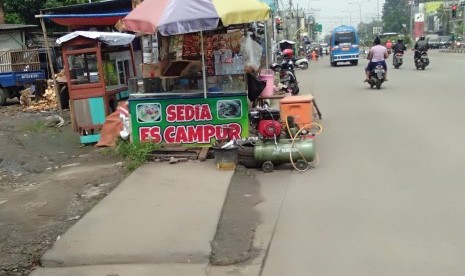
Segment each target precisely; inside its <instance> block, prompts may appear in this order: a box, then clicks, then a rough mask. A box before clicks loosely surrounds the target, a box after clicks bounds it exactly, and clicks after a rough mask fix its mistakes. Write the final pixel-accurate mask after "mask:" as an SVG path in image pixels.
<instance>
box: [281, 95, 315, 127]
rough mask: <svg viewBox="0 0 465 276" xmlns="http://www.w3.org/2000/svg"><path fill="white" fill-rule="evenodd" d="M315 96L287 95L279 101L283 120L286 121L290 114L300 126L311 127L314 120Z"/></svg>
mask: <svg viewBox="0 0 465 276" xmlns="http://www.w3.org/2000/svg"><path fill="white" fill-rule="evenodd" d="M312 101H313V96H312V95H299V96H287V97H285V98H283V99H281V100H280V101H279V110H280V117H281V120H282V121H283V122H284V123H285V122H286V118H287V117H288V116H292V117H294V122H295V123H296V124H297V125H298V126H299V128H303V127H305V128H306V129H310V125H309V124H311V123H312V122H313V102H312Z"/></svg>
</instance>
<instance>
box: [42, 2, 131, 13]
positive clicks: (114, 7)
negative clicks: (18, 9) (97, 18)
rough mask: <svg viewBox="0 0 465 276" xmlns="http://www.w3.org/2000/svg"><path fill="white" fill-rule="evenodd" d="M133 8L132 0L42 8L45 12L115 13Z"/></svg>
mask: <svg viewBox="0 0 465 276" xmlns="http://www.w3.org/2000/svg"><path fill="white" fill-rule="evenodd" d="M131 9H132V3H131V0H107V1H100V2H94V3H86V4H78V5H69V6H65V7H58V8H50V9H42V10H40V11H41V12H42V13H43V14H73V13H74V14H77V13H91V14H92V13H115V12H127V11H130V10H131Z"/></svg>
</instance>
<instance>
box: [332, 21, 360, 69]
mask: <svg viewBox="0 0 465 276" xmlns="http://www.w3.org/2000/svg"><path fill="white" fill-rule="evenodd" d="M329 50H330V62H331V66H337V63H338V62H350V63H351V64H352V65H357V64H358V58H359V54H360V50H359V40H358V35H357V30H356V29H355V28H354V27H352V26H347V25H341V26H339V27H336V28H334V29H333V31H332V32H331V39H330V45H329Z"/></svg>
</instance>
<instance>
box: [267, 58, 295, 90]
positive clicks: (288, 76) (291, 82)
mask: <svg viewBox="0 0 465 276" xmlns="http://www.w3.org/2000/svg"><path fill="white" fill-rule="evenodd" d="M294 68H295V67H294V62H293V61H292V59H288V58H284V59H283V61H282V62H281V64H277V63H273V64H271V65H270V69H271V70H273V71H274V72H279V82H280V83H281V86H282V90H284V91H286V92H288V93H291V95H297V94H299V90H300V89H299V84H298V82H297V78H296V77H295V72H294Z"/></svg>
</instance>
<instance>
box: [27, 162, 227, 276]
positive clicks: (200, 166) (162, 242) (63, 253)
mask: <svg viewBox="0 0 465 276" xmlns="http://www.w3.org/2000/svg"><path fill="white" fill-rule="evenodd" d="M233 173H234V171H219V170H217V169H216V166H215V164H214V162H213V161H211V160H207V161H206V162H202V163H200V162H197V161H189V162H185V163H178V164H168V163H149V164H146V165H144V166H142V167H140V168H138V169H137V170H136V171H135V172H134V173H132V174H131V175H130V176H129V177H128V178H126V179H125V180H124V181H123V182H122V183H121V184H120V185H119V186H118V187H117V188H116V189H115V190H113V191H112V192H111V193H110V194H109V195H108V196H107V197H105V198H104V199H103V200H102V201H101V202H100V203H99V204H98V205H96V206H95V207H94V208H93V209H92V210H91V211H89V213H87V214H86V215H85V216H84V217H83V218H82V219H81V220H79V221H78V222H77V223H76V224H75V225H74V226H73V227H72V228H70V229H69V230H68V231H67V232H66V233H65V234H64V235H63V236H61V238H60V239H59V240H57V241H56V242H55V244H54V245H53V247H52V248H51V249H50V250H49V251H48V252H46V254H45V255H44V256H43V257H42V259H41V260H42V265H43V266H44V267H43V268H39V269H37V270H35V271H33V272H32V274H31V275H32V276H43V275H47V276H50V275H53V276H58V275H60V276H61V275H86V276H92V275H120V276H121V275H134V276H139V275H141V276H145V275H178V276H179V275H181V276H182V275H194V276H195V275H205V270H206V269H208V268H207V266H208V261H209V256H210V251H211V247H210V242H211V241H212V240H213V238H214V235H215V231H216V228H217V224H218V220H219V217H220V215H221V210H222V206H223V202H224V199H225V197H226V194H227V190H228V187H229V184H230V181H231V178H232V176H233Z"/></svg>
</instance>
